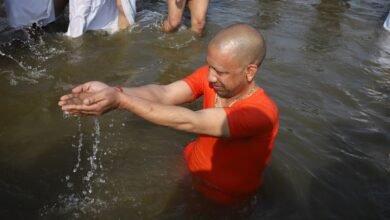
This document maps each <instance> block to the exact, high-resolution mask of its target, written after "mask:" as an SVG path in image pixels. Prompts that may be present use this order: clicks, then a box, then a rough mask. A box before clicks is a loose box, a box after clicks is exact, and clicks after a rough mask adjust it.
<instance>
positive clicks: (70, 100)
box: [58, 84, 122, 116]
mask: <svg viewBox="0 0 390 220" xmlns="http://www.w3.org/2000/svg"><path fill="white" fill-rule="evenodd" d="M84 85H85V84H84ZM96 85H97V86H100V85H105V84H94V85H93V86H96ZM76 88H78V87H76ZM76 88H75V89H76ZM79 88H82V87H79ZM90 88H91V87H90ZM94 88H95V89H96V87H94ZM81 91H90V92H80V93H72V94H68V95H64V96H62V97H61V99H60V101H59V102H58V105H59V106H61V109H62V111H64V112H66V113H69V114H71V115H74V116H82V115H102V114H104V113H106V112H108V111H110V110H113V109H116V108H118V107H119V104H120V97H119V96H120V94H122V93H120V92H118V90H117V89H115V88H112V87H109V86H107V87H106V88H103V89H102V90H98V91H97V92H91V91H92V90H91V89H89V90H81ZM72 92H73V90H72Z"/></svg>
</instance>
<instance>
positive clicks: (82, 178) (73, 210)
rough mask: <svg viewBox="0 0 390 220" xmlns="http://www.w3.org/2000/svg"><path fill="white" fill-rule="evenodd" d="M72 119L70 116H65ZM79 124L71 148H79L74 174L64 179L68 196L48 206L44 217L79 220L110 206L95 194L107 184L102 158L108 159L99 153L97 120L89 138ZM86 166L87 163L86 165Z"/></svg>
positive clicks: (79, 119)
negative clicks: (89, 141) (53, 216)
mask: <svg viewBox="0 0 390 220" xmlns="http://www.w3.org/2000/svg"><path fill="white" fill-rule="evenodd" d="M63 116H64V118H69V117H71V116H69V114H64V115H63ZM76 121H77V135H75V136H73V137H74V138H75V139H76V143H73V144H72V147H74V148H77V156H76V158H77V160H76V164H75V165H74V167H73V169H72V173H71V174H68V175H66V176H65V177H64V183H65V185H66V188H67V191H68V192H67V193H64V194H60V195H58V201H57V203H55V204H54V205H52V206H51V207H50V206H45V207H43V209H42V210H41V212H40V213H41V216H45V217H50V216H51V215H58V214H64V215H71V218H79V217H80V216H81V215H84V214H88V215H93V214H98V213H99V212H100V210H101V209H103V208H104V207H106V206H107V202H106V200H105V199H103V198H102V197H101V195H99V194H96V193H94V192H100V191H103V190H102V188H101V186H102V184H105V183H106V180H105V178H104V174H103V163H102V157H103V156H104V155H106V154H105V153H104V152H103V150H101V149H99V145H100V143H101V129H100V123H99V120H98V118H94V119H93V132H92V133H91V135H90V136H89V135H86V133H85V132H83V131H82V130H83V124H82V120H81V118H80V117H78V118H77V119H76ZM89 138H92V146H91V148H88V144H87V143H86V142H87V141H88V140H89ZM83 162H84V163H83Z"/></svg>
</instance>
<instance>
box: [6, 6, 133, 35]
mask: <svg viewBox="0 0 390 220" xmlns="http://www.w3.org/2000/svg"><path fill="white" fill-rule="evenodd" d="M5 3H6V11H7V17H8V23H9V25H10V26H11V27H13V28H16V29H19V28H26V27H30V26H31V25H32V24H34V23H36V24H38V25H39V26H45V25H47V24H49V23H51V22H53V21H55V20H56V18H57V17H58V16H59V15H61V14H62V13H63V11H64V9H65V7H66V5H67V4H68V0H37V1H31V0H6V1H5ZM135 4H136V0H115V1H114V0H69V26H68V30H67V32H66V33H65V35H67V36H69V37H73V38H75V37H80V36H81V35H82V34H83V33H85V32H86V31H87V30H105V31H107V32H109V33H114V32H116V31H119V30H123V29H125V28H127V27H129V26H130V25H132V24H133V23H134V19H135V13H136V6H135Z"/></svg>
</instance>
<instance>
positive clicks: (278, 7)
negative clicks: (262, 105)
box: [0, 0, 390, 219]
mask: <svg viewBox="0 0 390 220" xmlns="http://www.w3.org/2000/svg"><path fill="white" fill-rule="evenodd" d="M389 10H390V2H389V1H388V0H354V1H342V0H322V1H321V0H305V1H303V0H295V1H288V0H279V1H276V0H211V3H210V7H209V11H208V21H207V26H206V31H205V35H204V36H203V37H201V38H198V37H195V36H193V35H192V34H191V32H190V31H189V30H188V29H187V28H186V26H185V25H183V26H182V27H181V28H180V31H179V32H177V33H173V34H164V33H161V32H160V31H159V30H158V23H159V22H160V20H161V19H162V18H163V17H164V16H165V14H166V5H165V1H164V0H145V1H142V2H141V3H140V4H139V7H138V15H137V21H138V25H137V26H136V27H134V28H132V29H131V30H129V31H124V32H122V33H117V34H114V35H108V34H106V33H102V32H93V33H92V32H89V33H87V34H85V35H84V36H83V37H82V38H80V39H73V40H72V39H67V38H65V37H64V36H63V35H62V32H61V31H63V30H64V29H66V18H62V19H60V20H59V21H58V22H57V23H56V24H54V25H52V26H51V27H49V28H48V29H46V30H36V31H34V32H33V34H31V35H30V37H28V35H27V34H26V33H25V32H23V31H14V30H11V29H10V28H9V27H8V26H7V24H6V16H5V9H4V3H3V1H0V41H1V46H0V51H1V52H0V100H1V108H0V123H1V124H0V125H1V126H0V218H1V219H389V218H390V104H389V103H390V102H389V100H390V98H389V95H390V33H389V32H386V31H385V30H384V29H383V28H382V24H383V21H384V19H385V17H386V15H387V13H388V11H389ZM238 22H242V23H248V24H251V25H253V26H254V27H255V28H256V29H258V30H260V31H261V32H262V33H263V34H264V36H265V38H266V41H267V46H268V54H267V57H266V59H265V62H264V64H263V66H262V68H261V70H260V72H259V73H258V77H257V79H256V80H257V82H258V84H259V85H261V87H263V88H265V89H266V91H267V92H268V94H269V95H270V96H271V97H272V98H273V99H274V100H275V102H276V103H277V105H278V106H279V109H280V130H279V134H278V136H277V139H276V143H275V149H274V152H273V155H272V160H271V163H270V165H269V167H268V168H267V169H266V171H265V173H264V185H263V187H262V188H261V190H260V191H259V192H258V194H257V195H256V197H255V198H254V199H253V200H252V201H251V202H250V203H249V204H246V205H245V206H243V207H233V208H224V207H217V206H215V205H213V204H211V203H209V202H207V201H205V200H204V199H203V198H202V197H201V196H200V195H199V194H198V193H197V192H195V191H194V190H193V189H192V188H191V184H190V179H189V177H188V175H187V173H186V169H185V163H184V160H183V154H182V152H183V146H184V145H185V144H186V143H187V142H189V141H190V140H192V139H194V138H195V135H193V134H188V133H184V132H179V131H175V130H172V129H168V128H165V127H161V126H156V125H153V124H150V123H148V122H146V121H144V120H142V119H140V118H138V117H136V116H134V115H132V114H129V113H127V112H123V111H114V112H110V113H108V114H106V115H104V116H102V117H99V118H94V117H83V118H68V117H64V115H63V114H62V112H61V111H60V109H59V108H58V106H57V101H58V98H59V97H60V96H61V95H63V94H65V93H68V92H69V91H70V89H71V88H72V87H74V86H76V85H78V84H80V83H83V82H86V81H90V80H101V81H104V82H107V83H109V84H111V85H117V84H121V85H125V86H136V85H142V84H145V83H158V84H165V83H169V82H172V81H174V80H178V79H180V78H182V77H183V76H185V75H187V74H188V73H190V72H191V71H193V70H195V69H196V68H198V67H200V66H201V65H204V64H205V55H206V47H207V43H208V42H209V41H210V39H211V38H212V37H213V36H214V35H215V33H217V32H218V31H219V30H221V29H222V28H224V27H226V26H228V25H230V24H234V23H238ZM184 23H185V24H188V23H189V16H188V14H187V15H186V16H185V20H184ZM199 104H200V103H195V104H191V105H188V107H189V108H192V109H197V108H199V106H200V105H199Z"/></svg>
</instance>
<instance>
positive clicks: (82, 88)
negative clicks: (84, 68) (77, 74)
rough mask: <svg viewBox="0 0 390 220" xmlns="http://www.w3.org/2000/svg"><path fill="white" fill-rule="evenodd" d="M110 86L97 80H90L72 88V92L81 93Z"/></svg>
mask: <svg viewBox="0 0 390 220" xmlns="http://www.w3.org/2000/svg"><path fill="white" fill-rule="evenodd" d="M109 87H110V86H108V85H106V84H104V83H102V82H98V81H91V82H87V83H84V84H82V85H79V86H77V87H75V88H73V89H72V93H83V92H99V91H101V90H103V89H105V88H109Z"/></svg>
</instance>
